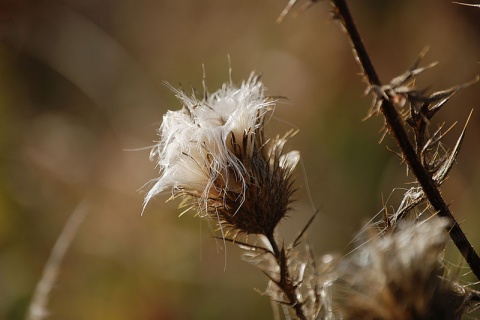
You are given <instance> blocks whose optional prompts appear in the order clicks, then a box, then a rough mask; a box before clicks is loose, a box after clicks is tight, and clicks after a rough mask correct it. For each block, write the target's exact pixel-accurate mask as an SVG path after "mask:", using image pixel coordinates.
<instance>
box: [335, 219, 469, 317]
mask: <svg viewBox="0 0 480 320" xmlns="http://www.w3.org/2000/svg"><path fill="white" fill-rule="evenodd" d="M447 225H448V220H446V219H440V218H433V219H430V220H429V221H425V222H422V223H412V222H404V223H401V224H400V225H399V226H398V228H397V230H396V231H395V232H394V233H392V234H388V235H385V236H380V237H376V238H372V239H370V240H369V242H368V243H366V244H365V245H364V246H363V247H361V248H360V249H359V251H357V252H356V254H355V256H353V257H352V259H351V260H349V261H348V263H347V264H346V265H344V268H345V269H344V270H343V271H341V272H340V274H341V275H340V280H341V282H343V284H342V286H343V287H344V290H342V292H341V294H342V296H341V299H340V302H339V305H340V306H341V307H339V308H340V309H341V313H342V314H343V318H344V319H378V320H403V319H418V320H420V319H421V320H428V319H431V320H434V319H435V320H439V319H445V320H446V319H460V318H461V315H462V314H463V312H464V311H465V308H466V307H467V293H466V289H465V288H463V287H462V286H460V285H459V284H457V283H455V282H453V281H450V280H448V279H446V278H445V275H444V273H445V272H444V271H445V270H444V267H443V265H442V263H441V258H442V252H443V249H444V246H445V241H446V237H447V232H446V231H445V230H446V226H447Z"/></svg>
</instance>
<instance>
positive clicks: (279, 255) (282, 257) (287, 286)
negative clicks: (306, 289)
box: [267, 234, 307, 320]
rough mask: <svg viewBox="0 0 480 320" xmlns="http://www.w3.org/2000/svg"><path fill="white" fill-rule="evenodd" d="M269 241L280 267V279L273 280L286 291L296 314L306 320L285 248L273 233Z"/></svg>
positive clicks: (268, 237)
mask: <svg viewBox="0 0 480 320" xmlns="http://www.w3.org/2000/svg"><path fill="white" fill-rule="evenodd" d="M267 239H268V242H270V245H271V246H272V250H273V251H272V253H273V255H274V257H275V260H276V261H277V264H278V266H279V267H280V279H278V280H275V279H272V278H271V280H272V281H273V282H274V283H275V284H276V285H277V286H278V287H279V288H280V289H281V290H282V291H283V293H285V295H286V296H287V299H288V302H289V306H290V307H291V308H293V309H294V310H295V314H296V316H297V317H298V319H301V320H306V319H307V317H306V316H305V314H304V312H303V308H302V305H303V303H302V302H300V301H298V299H297V294H296V292H295V291H296V289H297V288H296V286H295V285H294V284H293V283H292V279H291V278H290V273H289V272H288V264H287V257H286V254H285V249H284V248H282V249H280V248H279V247H278V244H277V242H276V241H275V238H274V236H273V234H271V235H268V236H267Z"/></svg>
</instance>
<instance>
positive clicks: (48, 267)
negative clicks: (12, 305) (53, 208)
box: [26, 200, 89, 320]
mask: <svg viewBox="0 0 480 320" xmlns="http://www.w3.org/2000/svg"><path fill="white" fill-rule="evenodd" d="M88 211H89V206H88V204H87V203H86V200H83V201H82V202H80V203H79V204H78V205H77V207H76V208H75V210H74V211H73V213H72V214H71V215H70V217H69V218H68V220H67V222H66V223H65V226H64V227H63V229H62V232H61V233H60V235H59V236H58V238H57V240H56V241H55V245H54V246H53V249H52V252H51V253H50V256H49V257H48V261H47V263H46V264H45V267H44V269H43V273H42V277H41V278H40V281H38V283H37V286H36V287H35V291H34V293H33V298H32V301H31V302H30V306H29V308H28V313H27V317H26V319H27V320H41V319H44V318H45V317H46V316H47V315H48V310H47V305H48V298H49V296H50V291H51V290H52V287H53V284H54V283H55V281H56V280H57V276H58V271H59V269H60V264H61V263H62V260H63V258H64V256H65V254H66V252H67V250H68V248H69V247H70V245H71V244H72V241H73V239H74V238H75V234H76V233H77V230H78V228H79V227H80V225H81V224H82V222H83V219H84V218H85V215H86V214H87V212H88Z"/></svg>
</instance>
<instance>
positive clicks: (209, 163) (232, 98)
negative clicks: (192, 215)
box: [145, 73, 299, 237]
mask: <svg viewBox="0 0 480 320" xmlns="http://www.w3.org/2000/svg"><path fill="white" fill-rule="evenodd" d="M172 90H173V91H174V92H175V94H176V96H177V98H178V99H179V100H180V101H181V102H182V103H183V108H182V109H181V110H177V111H168V112H167V113H166V114H165V115H164V117H163V123H162V125H161V126H160V129H159V131H158V133H159V136H160V141H159V142H158V143H157V144H156V145H155V146H154V147H153V149H152V151H151V159H156V161H157V164H158V166H159V167H160V177H159V178H157V179H155V180H154V185H153V187H152V188H151V189H150V191H149V192H148V193H147V195H146V196H145V204H147V203H148V202H149V201H150V200H151V199H152V197H154V196H155V195H157V194H159V193H161V192H163V191H166V190H171V192H172V198H176V197H181V198H183V200H184V201H183V203H182V204H183V205H185V206H187V210H188V209H196V210H197V212H198V214H199V215H200V216H210V217H212V218H214V220H215V221H217V222H218V224H219V227H220V228H221V229H222V230H226V231H227V232H232V236H233V237H235V236H236V235H237V234H238V233H244V234H264V235H268V236H271V235H273V230H274V229H275V227H276V225H277V224H278V222H279V221H280V220H281V219H282V218H283V217H284V216H285V214H286V212H287V210H288V208H289V204H290V203H291V201H292V200H291V196H292V194H293V192H294V189H293V187H292V182H291V173H292V171H293V169H294V168H295V166H296V164H297V162H298V160H299V153H298V151H291V152H288V153H284V144H285V142H286V140H287V138H288V137H290V136H291V135H292V134H293V133H292V132H288V133H287V134H285V136H283V137H282V138H280V137H277V138H276V139H273V140H271V141H267V140H266V139H265V135H264V124H265V121H266V116H267V115H268V114H269V112H271V111H272V110H273V108H274V106H275V102H276V101H275V100H273V99H271V98H268V97H266V96H265V95H264V91H265V89H264V86H263V84H262V82H261V81H260V77H259V76H258V75H256V74H254V73H252V74H251V75H250V77H249V79H248V80H247V81H245V82H243V83H242V85H241V86H240V87H237V86H235V85H234V84H233V83H232V82H231V81H230V82H228V83H225V84H223V86H222V87H221V89H219V90H218V91H216V92H214V93H212V94H208V93H205V95H204V97H203V98H202V99H199V98H197V96H196V95H195V94H192V95H187V94H186V93H185V92H184V91H183V90H180V89H174V88H172Z"/></svg>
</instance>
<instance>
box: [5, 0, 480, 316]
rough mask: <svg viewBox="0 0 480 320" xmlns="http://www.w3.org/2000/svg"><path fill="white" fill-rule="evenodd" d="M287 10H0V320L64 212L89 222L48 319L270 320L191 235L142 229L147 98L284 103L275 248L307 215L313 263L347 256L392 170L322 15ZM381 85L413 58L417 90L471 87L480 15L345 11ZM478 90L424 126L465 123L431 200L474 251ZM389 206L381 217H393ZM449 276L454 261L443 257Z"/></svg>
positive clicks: (157, 227)
mask: <svg viewBox="0 0 480 320" xmlns="http://www.w3.org/2000/svg"><path fill="white" fill-rule="evenodd" d="M286 2H287V1H286V0H284V1H280V0H276V1H274V0H267V1H256V0H243V1H233V0H228V1H225V0H205V1H194V0H187V1H132V0H121V1H118V0H117V1H113V0H108V1H105V0H103V1H99V0H64V1H53V0H52V1H33V0H11V1H0V37H1V39H2V42H1V45H0V130H1V131H0V150H1V153H0V155H1V157H0V170H1V177H2V178H1V179H0V190H1V192H0V319H23V318H24V315H25V312H26V308H27V306H28V303H29V301H30V298H31V295H32V292H33V290H34V287H35V285H36V282H37V281H38V280H39V278H40V275H41V272H42V268H43V266H44V264H45V262H46V260H47V258H48V255H49V252H50V250H51V248H52V246H53V244H54V242H55V240H56V238H57V237H58V235H59V233H60V232H61V230H62V227H63V225H64V223H65V221H66V220H67V218H68V216H69V215H70V213H71V212H72V211H73V210H74V208H75V207H76V206H77V204H78V203H79V202H81V201H82V199H84V198H85V197H88V202H89V204H90V206H91V210H90V211H89V213H88V216H87V217H86V219H85V221H84V223H83V224H82V225H81V227H80V228H79V230H78V234H77V236H76V238H75V240H74V242H73V244H72V247H71V248H70V249H69V251H68V253H67V255H66V257H65V260H64V261H63V264H62V268H61V273H60V274H59V278H58V280H57V282H56V284H55V287H54V288H53V291H52V293H51V297H50V300H51V301H50V305H49V311H50V312H51V315H50V317H49V319H118V320H120V319H227V318H228V319H232V320H233V319H270V318H271V317H272V311H271V307H270V304H269V302H268V298H266V297H262V296H260V295H259V294H258V293H257V292H255V291H254V288H257V289H259V290H263V289H264V287H265V284H266V278H265V277H264V276H263V275H262V274H261V272H260V271H258V270H256V269H255V267H253V266H250V265H248V264H247V263H245V262H243V261H241V260H240V251H239V250H238V249H237V248H235V247H234V246H232V245H227V247H226V251H225V250H223V249H221V248H220V249H219V248H218V247H219V245H220V246H223V244H222V243H220V244H219V245H217V244H216V243H215V240H213V239H212V237H211V232H210V230H209V227H208V225H207V224H206V223H205V222H202V221H200V220H199V219H196V218H193V217H192V214H187V215H185V216H183V217H181V218H178V217H177V216H178V213H179V211H178V210H176V206H177V204H178V203H176V202H169V203H167V204H165V203H164V200H165V199H166V196H165V197H157V199H156V200H155V201H154V202H153V203H151V204H150V205H149V206H148V207H147V209H146V211H145V213H144V214H143V216H141V210H142V200H143V199H142V196H143V194H142V192H139V191H138V190H139V189H140V188H141V187H142V186H143V185H144V184H145V183H146V182H148V181H149V179H151V178H153V177H155V176H156V175H157V174H158V172H157V169H155V168H154V163H152V162H150V161H149V160H148V155H149V150H148V148H145V147H149V146H151V145H152V143H153V141H154V140H156V139H157V137H156V129H157V127H158V126H159V124H160V123H161V119H162V115H163V114H164V113H165V112H166V110H167V109H177V108H180V105H179V103H178V102H177V101H176V99H175V97H174V96H173V95H172V93H171V92H169V90H168V89H167V88H166V87H165V86H164V85H163V81H168V82H170V83H171V84H173V85H177V84H178V83H182V84H183V85H184V87H188V86H189V85H190V84H191V85H193V86H194V87H196V88H201V80H202V64H204V65H205V69H206V74H207V84H208V87H209V89H210V91H214V90H216V88H218V86H219V85H221V83H222V82H224V81H226V80H227V79H228V58H227V56H228V55H230V58H231V64H232V68H233V79H234V81H236V82H240V81H241V80H242V79H244V78H246V77H248V75H249V73H250V71H252V70H256V71H258V72H261V73H263V75H264V77H263V80H264V83H265V85H266V86H267V87H268V94H270V95H281V96H286V97H288V99H289V100H288V101H287V102H286V103H283V104H280V105H279V106H278V108H277V109H276V113H275V119H274V120H272V121H271V122H270V123H269V127H268V132H270V134H272V135H275V134H277V133H283V132H285V131H286V130H288V129H290V128H291V127H292V126H293V127H296V128H299V129H300V132H299V134H298V135H297V136H296V137H295V138H294V139H293V140H292V141H291V142H290V144H289V146H290V147H291V148H295V149H298V150H300V151H301V154H302V156H303V163H304V168H305V172H306V176H307V177H308V183H307V182H306V180H305V174H304V172H303V171H302V170H297V175H298V186H299V187H300V191H299V193H298V194H297V196H298V199H299V200H298V202H297V203H296V209H297V210H296V211H295V212H292V213H291V214H290V216H291V218H289V220H288V221H286V222H284V223H283V224H282V233H283V234H284V235H285V236H286V237H287V239H289V238H291V237H292V236H293V235H294V234H295V233H296V232H297V231H298V230H299V229H300V228H301V226H302V225H303V224H304V223H305V221H306V220H307V219H308V217H309V216H310V214H311V213H312V211H313V209H312V204H311V203H310V201H309V197H308V192H307V190H309V192H310V193H311V196H312V198H313V204H314V205H315V206H316V207H317V208H319V209H320V212H321V214H320V216H319V217H318V219H317V220H316V221H315V223H314V225H313V226H312V228H311V229H310V242H311V243H312V245H313V247H314V251H315V252H316V253H317V254H318V255H321V254H323V253H327V252H331V251H338V252H341V253H346V252H347V251H348V248H347V245H348V242H349V239H351V238H352V235H353V234H354V232H355V231H356V230H358V229H359V228H360V227H361V226H362V224H363V223H364V222H365V221H367V220H368V219H370V218H371V217H372V216H373V215H374V214H375V213H376V212H378V211H379V210H380V208H381V206H382V194H383V196H384V198H385V199H386V198H388V196H389V195H390V193H391V190H392V189H393V188H404V187H405V184H404V183H405V182H406V181H410V179H411V178H405V168H404V167H403V166H401V165H400V164H399V161H398V160H397V159H396V157H395V156H394V155H393V154H392V153H390V152H389V151H387V149H386V147H385V145H388V146H391V147H394V143H393V142H392V141H391V140H390V139H386V141H385V142H384V143H383V144H381V145H378V144H377V141H378V140H379V138H380V134H379V133H378V131H379V130H380V129H381V126H382V120H381V119H379V118H374V119H370V120H368V121H365V122H362V121H361V119H362V118H363V117H364V116H365V115H366V113H367V110H368V108H369V106H370V98H365V97H364V96H363V90H364V89H365V85H364V83H362V81H361V77H360V76H359V75H358V72H359V67H358V66H357V65H356V63H355V62H354V60H353V58H352V54H351V51H350V47H349V44H348V42H347V40H346V38H345V36H344V35H343V34H342V32H341V31H340V28H339V27H338V26H337V24H336V23H335V22H332V21H331V19H330V15H329V10H330V6H329V4H328V3H327V2H326V1H325V2H321V3H319V4H318V5H316V6H314V7H312V8H311V9H310V10H308V11H307V12H305V13H303V14H302V15H300V16H299V17H298V18H296V19H294V18H291V17H287V19H286V20H285V21H284V22H283V23H282V24H276V23H275V20H276V18H277V17H278V15H279V14H280V12H281V11H282V9H283V8H284V6H285V5H286ZM351 2H352V7H351V9H352V13H353V15H354V16H355V18H356V19H357V23H358V25H359V28H360V30H361V32H362V34H363V36H364V38H365V42H366V46H367V48H368V49H369V50H370V53H371V57H372V59H373V62H374V64H375V65H376V67H377V69H378V72H379V74H380V76H381V78H382V79H383V80H384V81H387V80H388V79H390V78H392V77H394V76H396V75H397V74H399V73H401V72H403V71H404V70H405V69H406V68H407V67H408V66H409V65H410V64H411V63H412V62H413V61H414V59H415V58H416V57H417V55H418V53H419V52H420V51H421V50H422V48H424V47H425V46H426V45H429V46H430V51H429V53H428V54H427V56H426V58H425V62H426V63H428V62H432V61H437V60H438V61H440V65H439V66H437V67H435V68H434V69H433V70H431V71H429V72H428V73H426V74H424V75H422V76H421V77H420V80H419V86H420V87H425V86H431V87H432V88H433V89H442V88H445V87H449V86H451V85H454V84H457V83H461V82H463V81H467V80H470V79H472V78H474V77H475V76H476V75H477V74H480V64H479V62H480V9H478V8H467V7H462V6H459V5H456V4H452V3H451V2H450V1H444V0H442V1H439V0H428V1H427V0H425V1H414V0H407V1H383V0H376V1H374V0H368V1H367V0H365V1H351ZM479 106H480V90H479V85H476V86H473V87H470V88H468V89H466V90H464V91H462V92H460V93H459V94H458V95H457V96H456V97H454V98H453V99H452V101H451V102H450V103H449V106H448V108H446V109H445V110H443V111H442V112H441V114H440V115H439V116H438V118H437V119H436V120H437V122H435V123H434V124H433V128H436V126H437V125H438V123H441V122H442V121H446V123H447V125H449V124H451V123H453V122H455V121H459V125H457V127H455V129H454V130H453V132H452V133H451V134H450V135H449V137H448V138H447V142H448V143H449V145H450V146H453V144H454V141H455V139H456V138H457V136H458V135H459V133H460V131H461V127H462V126H463V124H464V122H465V120H466V118H467V116H468V114H469V112H470V110H471V109H472V108H475V111H474V113H473V117H472V120H471V122H470V125H469V128H468V131H467V136H466V139H465V143H464V146H463V151H462V152H461V154H460V156H459V158H458V165H457V166H456V167H455V168H454V170H453V171H452V173H451V176H450V179H449V180H447V182H446V183H445V185H444V187H443V194H444V196H445V199H446V201H447V202H449V203H451V208H452V210H453V212H454V213H455V215H456V216H457V217H458V220H459V221H462V222H463V227H464V229H465V231H466V232H467V233H468V236H469V238H470V239H471V241H472V243H473V244H474V246H475V247H476V248H477V250H478V251H480V232H478V230H479V226H480V219H479V215H480V212H479V211H480V210H479V209H480V200H479V192H480V163H479V161H478V159H480V154H479V152H480V151H479V148H478V140H479V134H480V108H479ZM400 195H401V191H397V192H396V193H394V195H393V197H392V199H391V200H390V202H388V204H389V205H392V206H396V205H397V200H396V199H398V198H399V197H400ZM453 261H454V262H460V261H461V259H460V258H458V255H457V256H456V255H453Z"/></svg>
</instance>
